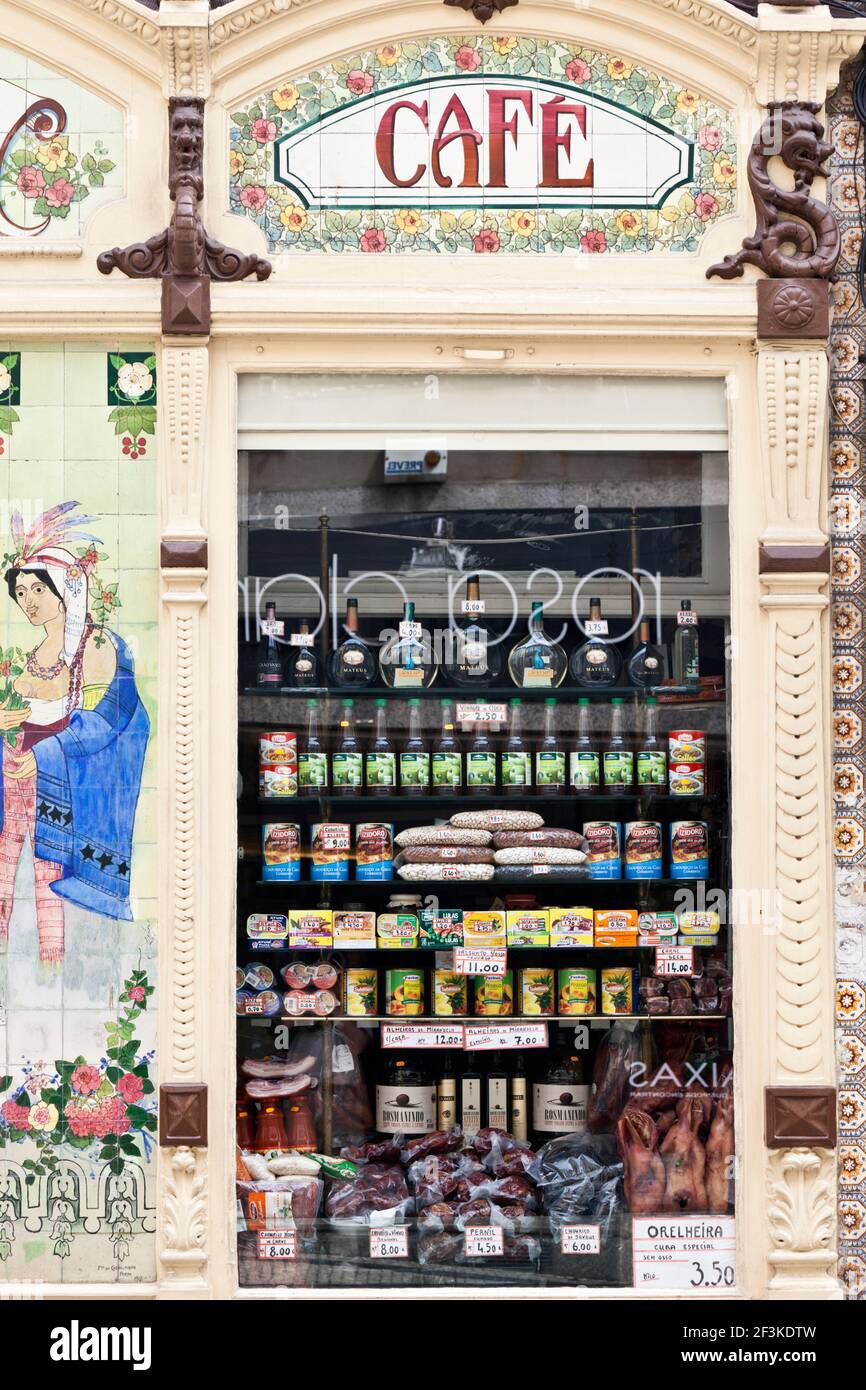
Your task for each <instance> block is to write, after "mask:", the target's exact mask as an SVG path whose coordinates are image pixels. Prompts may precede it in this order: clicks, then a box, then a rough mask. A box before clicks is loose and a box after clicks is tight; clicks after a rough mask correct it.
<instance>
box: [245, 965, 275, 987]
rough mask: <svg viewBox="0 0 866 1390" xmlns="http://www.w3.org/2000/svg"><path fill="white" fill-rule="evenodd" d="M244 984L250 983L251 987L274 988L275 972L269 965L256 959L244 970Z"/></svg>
mask: <svg viewBox="0 0 866 1390" xmlns="http://www.w3.org/2000/svg"><path fill="white" fill-rule="evenodd" d="M244 984H246V985H249V987H250V989H258V990H261V989H273V987H274V972H273V970H272V969H271V967H270V966H269V965H264V964H259V962H258V961H254V962H253V964H252V965H248V966H247V968H246V970H245V972H244Z"/></svg>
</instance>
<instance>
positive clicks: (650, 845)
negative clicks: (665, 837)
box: [625, 820, 662, 878]
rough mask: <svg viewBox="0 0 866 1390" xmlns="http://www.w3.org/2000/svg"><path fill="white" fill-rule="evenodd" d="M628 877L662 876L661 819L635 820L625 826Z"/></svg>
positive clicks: (626, 872)
mask: <svg viewBox="0 0 866 1390" xmlns="http://www.w3.org/2000/svg"><path fill="white" fill-rule="evenodd" d="M625 876H626V878H661V876H662V828H661V824H660V822H659V821H655V820H633V821H628V822H627V823H626V827H625Z"/></svg>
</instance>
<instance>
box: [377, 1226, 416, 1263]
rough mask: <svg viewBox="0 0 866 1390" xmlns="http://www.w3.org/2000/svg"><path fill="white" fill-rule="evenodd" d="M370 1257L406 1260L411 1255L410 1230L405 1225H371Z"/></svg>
mask: <svg viewBox="0 0 866 1390" xmlns="http://www.w3.org/2000/svg"><path fill="white" fill-rule="evenodd" d="M370 1257H371V1259H374V1260H405V1259H408V1257H409V1232H408V1231H407V1229H406V1227H405V1226H371V1227H370Z"/></svg>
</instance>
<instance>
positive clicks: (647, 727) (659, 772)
mask: <svg viewBox="0 0 866 1390" xmlns="http://www.w3.org/2000/svg"><path fill="white" fill-rule="evenodd" d="M635 761H636V766H637V785H638V788H639V789H640V788H652V787H660V788H662V789H664V787H665V786H666V785H667V780H668V767H667V755H666V754H665V750H664V745H663V744H662V742H661V739H660V738H659V736H658V702H657V701H656V700H655V699H654V698H653V696H652V695H648V696H647V699H646V704H645V706H644V731H643V738H642V739H641V741H640V743H639V744H638V749H637V758H636V760H635Z"/></svg>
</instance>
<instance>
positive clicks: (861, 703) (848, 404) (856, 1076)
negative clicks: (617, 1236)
mask: <svg viewBox="0 0 866 1390" xmlns="http://www.w3.org/2000/svg"><path fill="white" fill-rule="evenodd" d="M855 71H856V68H854V69H849V70H846V71H845V72H844V73H843V79H842V81H841V83H840V86H839V89H838V91H837V92H836V94H835V95H834V97H833V99H832V101H831V102H830V103H829V104H828V115H829V117H830V135H831V138H832V142H833V156H832V162H831V172H832V177H831V180H830V185H829V193H830V199H831V202H832V204H833V207H834V210H835V213H836V216H837V218H838V220H839V224H840V227H841V231H842V258H841V260H840V264H839V279H838V280H837V282H836V284H835V286H834V288H833V299H834V313H833V328H832V332H831V336H830V351H831V384H830V399H831V407H832V415H831V429H830V470H831V477H830V484H831V496H830V526H831V532H832V542H833V573H832V583H833V592H832V600H833V604H832V623H833V691H834V714H833V732H834V750H833V753H834V765H833V775H834V795H835V801H836V818H835V844H834V849H835V857H836V955H837V974H838V977H839V978H838V980H837V990H836V1048H837V1058H838V1064H839V1076H838V1084H839V1252H840V1261H839V1273H840V1278H842V1279H843V1281H844V1282H845V1284H846V1286H847V1288H848V1291H849V1296H850V1297H852V1298H859V1299H866V1217H864V1214H866V815H864V797H863V789H864V773H866V743H864V738H863V730H864V717H866V689H864V683H863V620H864V602H866V573H864V570H866V544H864V534H863V518H864V514H866V473H864V468H863V452H862V450H863V430H864V425H866V418H864V411H866V405H864V391H863V365H862V357H863V354H864V353H866V308H864V303H863V299H862V297H861V289H860V286H859V285H858V276H857V257H858V253H859V247H860V240H861V237H862V211H861V209H862V207H863V206H864V183H863V159H862V148H863V144H862V141H863V136H862V132H861V131H860V127H859V125H858V123H857V121H856V119H855V117H854V107H853V102H852V95H851V81H852V77H853V74H854V72H855Z"/></svg>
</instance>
